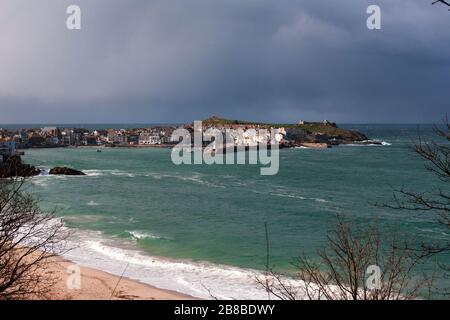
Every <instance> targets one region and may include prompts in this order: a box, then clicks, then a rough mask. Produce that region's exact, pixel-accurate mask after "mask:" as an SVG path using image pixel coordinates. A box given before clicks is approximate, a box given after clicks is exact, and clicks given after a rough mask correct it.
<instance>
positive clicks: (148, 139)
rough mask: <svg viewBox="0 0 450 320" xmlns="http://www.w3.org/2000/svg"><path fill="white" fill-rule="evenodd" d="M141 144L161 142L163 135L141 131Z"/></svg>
mask: <svg viewBox="0 0 450 320" xmlns="http://www.w3.org/2000/svg"><path fill="white" fill-rule="evenodd" d="M139 144H140V145H155V144H161V137H160V136H159V135H157V134H152V133H141V134H140V135H139Z"/></svg>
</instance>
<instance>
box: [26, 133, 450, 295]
mask: <svg viewBox="0 0 450 320" xmlns="http://www.w3.org/2000/svg"><path fill="white" fill-rule="evenodd" d="M345 127H347V128H351V129H357V130H359V131H361V132H363V133H365V134H367V135H368V136H369V137H371V138H375V139H379V140H381V141H385V142H387V143H386V145H385V146H364V147H361V146H345V147H344V146H342V147H335V148H332V149H328V150H310V149H289V150H281V151H280V170H279V173H278V174H277V175H275V176H260V175H259V166H253V165H252V166H250V165H245V166H243V165H240V166H239V165H222V166H218V165H216V166H207V165H195V166H187V165H182V166H175V165H174V164H172V162H171V158H170V150H169V149H119V148H118V149H103V152H101V153H98V152H97V151H96V149H95V148H94V149H92V148H78V149H36V150H26V155H25V157H24V160H25V161H26V162H27V163H30V164H34V165H37V166H39V167H41V168H44V169H49V168H51V167H54V166H69V167H73V168H76V169H80V170H83V171H84V172H86V173H87V174H88V176H85V177H55V176H46V175H42V176H39V177H35V178H33V179H32V180H31V184H30V190H31V191H32V192H33V193H34V194H35V195H37V196H38V197H39V198H40V199H41V204H42V206H43V208H44V209H45V210H52V209H56V212H57V214H58V215H59V216H61V217H64V218H65V221H66V223H67V225H68V226H69V227H72V228H77V229H80V230H85V231H95V232H97V233H96V234H99V232H101V236H102V237H104V238H105V239H106V238H107V239H116V240H119V241H118V242H117V243H120V244H121V245H124V246H126V247H127V248H128V249H133V250H134V249H136V250H139V251H140V253H141V254H142V255H144V256H145V255H148V256H157V257H167V258H170V259H175V261H178V260H181V261H191V262H193V263H196V262H202V263H203V262H207V263H211V264H212V265H225V266H233V267H239V268H251V269H256V270H262V269H264V267H265V259H266V243H265V232H264V223H265V222H267V224H268V229H269V234H270V247H271V249H270V251H271V261H272V264H274V265H275V266H276V268H278V269H279V270H283V271H286V272H289V271H291V270H292V267H291V262H292V260H293V258H294V257H296V256H298V255H300V254H301V253H306V254H308V255H311V257H314V252H315V250H317V249H318V248H321V247H323V246H324V241H325V236H326V233H327V231H328V230H329V229H330V228H332V226H333V223H334V221H335V214H336V213H343V214H345V215H346V216H347V218H348V219H349V220H351V221H354V223H360V224H364V223H367V222H368V221H370V219H371V217H373V216H374V215H377V216H378V218H379V220H380V223H381V225H382V226H385V227H386V228H387V226H389V227H392V226H394V227H396V228H398V229H399V230H400V231H401V232H403V233H404V234H405V236H412V237H414V239H415V240H418V241H420V240H445V239H449V234H447V233H446V230H443V229H441V228H439V227H438V226H437V225H436V223H435V222H434V220H433V217H431V216H429V215H426V214H420V213H414V214H412V213H410V212H400V211H389V210H387V209H383V208H379V207H375V206H373V205H372V204H373V203H375V202H380V203H387V202H390V201H392V190H393V189H394V188H400V187H407V188H410V189H413V190H417V191H425V190H431V189H433V188H436V187H438V186H439V181H438V180H437V179H436V178H435V177H434V176H433V175H430V174H429V173H428V172H427V171H426V170H425V169H424V165H423V162H422V160H421V159H420V158H418V156H417V155H415V154H414V152H413V151H412V149H411V146H412V143H413V142H414V141H415V140H416V139H417V135H418V126H416V125H347V126H345ZM420 133H421V135H422V137H424V138H425V139H429V138H430V137H431V126H424V125H422V126H420ZM441 186H442V185H441ZM443 187H446V186H445V185H443ZM447 188H448V187H447ZM110 245H111V243H110ZM91 258H92V259H95V256H92V257H91ZM444 259H445V257H444ZM430 268H431V266H430ZM180 290H182V289H180Z"/></svg>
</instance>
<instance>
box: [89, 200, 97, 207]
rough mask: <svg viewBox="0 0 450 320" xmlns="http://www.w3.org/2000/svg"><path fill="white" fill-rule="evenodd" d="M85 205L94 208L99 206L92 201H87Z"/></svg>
mask: <svg viewBox="0 0 450 320" xmlns="http://www.w3.org/2000/svg"><path fill="white" fill-rule="evenodd" d="M87 205H88V206H91V207H96V206H99V205H100V203H97V202H95V201H94V200H91V201H89V202H88V203H87Z"/></svg>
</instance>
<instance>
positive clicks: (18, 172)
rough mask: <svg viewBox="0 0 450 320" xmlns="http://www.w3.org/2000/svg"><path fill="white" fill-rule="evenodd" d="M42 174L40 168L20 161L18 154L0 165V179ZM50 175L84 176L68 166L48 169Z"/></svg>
mask: <svg viewBox="0 0 450 320" xmlns="http://www.w3.org/2000/svg"><path fill="white" fill-rule="evenodd" d="M40 174H42V170H41V169H39V168H36V167H35V166H32V165H30V164H26V163H23V162H22V159H21V158H20V156H10V157H8V158H7V159H6V160H5V161H4V163H2V165H1V166H0V179H5V178H14V177H21V178H28V177H34V176H38V175H40ZM49 174H50V175H67V176H84V175H86V174H85V173H83V172H82V171H79V170H75V169H71V168H68V167H55V168H53V169H51V170H50V171H49Z"/></svg>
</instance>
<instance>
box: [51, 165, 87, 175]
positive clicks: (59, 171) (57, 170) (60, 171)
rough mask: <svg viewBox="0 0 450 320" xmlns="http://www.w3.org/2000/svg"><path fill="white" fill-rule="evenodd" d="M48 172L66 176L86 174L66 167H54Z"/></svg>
mask: <svg viewBox="0 0 450 320" xmlns="http://www.w3.org/2000/svg"><path fill="white" fill-rule="evenodd" d="M49 174H54V175H66V176H85V175H86V174H85V173H83V172H81V171H78V170H75V169H71V168H67V167H56V168H53V169H51V170H50V172H49Z"/></svg>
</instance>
